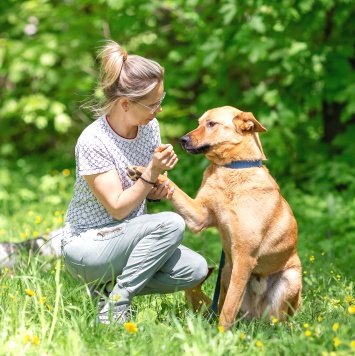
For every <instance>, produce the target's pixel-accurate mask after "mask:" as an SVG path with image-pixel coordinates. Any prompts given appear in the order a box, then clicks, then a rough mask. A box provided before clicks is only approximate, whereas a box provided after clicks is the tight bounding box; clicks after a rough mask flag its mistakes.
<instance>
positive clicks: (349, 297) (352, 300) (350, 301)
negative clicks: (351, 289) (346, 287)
mask: <svg viewBox="0 0 355 356" xmlns="http://www.w3.org/2000/svg"><path fill="white" fill-rule="evenodd" d="M345 301H346V302H347V303H348V304H352V303H354V297H352V296H351V295H349V296H348V297H347V298H346V299H345Z"/></svg>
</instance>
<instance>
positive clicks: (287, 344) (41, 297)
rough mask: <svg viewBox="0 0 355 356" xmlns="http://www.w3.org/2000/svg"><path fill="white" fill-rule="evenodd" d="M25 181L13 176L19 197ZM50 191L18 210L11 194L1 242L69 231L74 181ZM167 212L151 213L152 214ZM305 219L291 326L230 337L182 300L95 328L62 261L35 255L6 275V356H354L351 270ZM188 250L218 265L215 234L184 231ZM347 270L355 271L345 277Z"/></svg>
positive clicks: (137, 302) (1, 341) (254, 326)
mask: <svg viewBox="0 0 355 356" xmlns="http://www.w3.org/2000/svg"><path fill="white" fill-rule="evenodd" d="M64 172H66V173H65V174H64ZM19 174H20V173H19ZM50 177H53V180H52V179H51V178H50ZM58 177H59V178H58ZM20 182H21V179H20V177H19V176H16V173H15V174H14V178H13V183H12V185H11V189H12V191H13V192H15V191H16V187H17V188H19V187H20ZM21 184H22V183H21ZM46 184H47V185H48V186H47V188H46V189H44V188H43V186H42V187H41V190H39V188H36V186H35V185H33V186H31V185H29V186H30V187H31V189H32V190H33V192H34V194H35V195H36V196H38V197H40V196H41V198H40V199H33V200H31V199H30V200H26V199H25V198H23V197H22V198H21V200H20V201H19V199H18V197H16V195H13V196H10V197H9V199H8V200H7V202H5V203H2V206H1V208H2V209H1V216H2V218H1V221H0V223H1V225H0V241H4V240H11V241H23V240H24V239H28V238H34V237H36V236H38V235H41V234H43V233H46V232H48V231H50V230H52V229H55V228H57V227H60V226H62V225H63V217H64V212H65V209H66V206H67V204H68V202H69V199H70V196H71V192H72V184H73V177H72V174H71V173H70V171H69V174H68V171H64V170H62V171H61V173H60V174H59V173H58V174H55V175H49V176H48V177H47V178H46ZM55 191H58V195H59V199H58V202H57V203H56V204H53V201H52V199H48V198H46V197H45V195H46V194H48V195H54V194H55ZM16 199H17V200H16ZM15 200H16V201H15ZM306 201H307V200H306V199H305V200H304V201H303V200H302V196H297V198H295V200H294V201H293V203H294V204H296V206H295V210H296V212H298V214H299V211H301V210H302V209H304V210H307V211H308V209H310V206H307V204H306V203H305V202H306ZM298 204H299V205H298ZM300 204H304V205H302V206H301V205H300ZM312 204H313V203H312ZM351 204H352V203H351ZM351 204H350V205H349V207H351ZM14 207H16V209H14ZM167 207H168V205H165V206H164V205H159V207H158V206H157V205H154V206H153V209H163V208H164V209H165V208H167ZM346 208H347V207H346V206H343V207H342V209H346ZM303 220H304V221H302V219H301V225H300V243H299V254H300V258H301V261H302V265H303V306H302V308H301V310H300V312H299V314H298V315H297V316H295V317H293V318H291V319H289V320H288V321H287V322H284V323H280V322H279V321H278V320H277V318H274V319H272V320H264V319H262V320H254V321H252V322H247V321H246V320H242V321H240V322H238V323H237V324H236V325H235V327H234V328H233V330H231V331H224V330H223V328H220V327H218V324H217V322H216V321H213V322H211V323H210V322H209V321H208V320H206V319H204V318H203V317H202V316H201V315H196V314H194V313H193V312H192V311H190V310H189V309H188V307H187V306H186V304H185V300H184V297H183V293H181V292H179V293H175V294H170V295H152V296H144V297H137V298H135V299H134V303H133V309H135V310H136V311H137V313H136V314H135V317H134V319H133V320H132V321H131V323H129V324H126V325H115V326H105V325H97V324H96V323H95V320H96V313H97V312H96V310H95V308H94V306H93V304H92V302H91V300H90V298H89V297H88V294H87V290H86V286H85V285H81V284H78V283H77V282H76V281H75V280H73V279H72V278H71V277H70V275H69V274H68V273H67V272H66V270H65V268H64V265H63V261H62V260H61V259H60V258H59V259H51V258H45V257H43V256H37V255H29V256H24V258H23V259H22V261H21V264H19V266H18V267H17V268H16V269H15V270H9V269H6V268H3V269H2V270H0V287H1V289H0V330H1V333H0V354H1V355H16V356H17V355H23V354H26V355H63V354H64V355H67V354H68V355H98V354H99V355H116V354H127V355H149V354H167V355H238V354H243V355H256V354H258V355H259V354H260V355H264V354H265V355H313V354H314V355H333V354H334V355H348V354H354V353H355V291H354V278H353V273H351V271H352V270H353V268H351V266H350V265H351V264H352V263H353V262H352V261H350V260H341V259H340V256H341V255H342V253H341V251H339V250H338V249H334V247H332V248H327V247H329V244H324V243H320V242H321V241H323V239H324V237H322V236H317V235H316V229H313V225H312V221H309V222H307V221H306V219H305V217H303ZM307 224H309V225H307ZM308 226H310V227H308ZM184 243H185V244H186V245H188V246H190V247H192V248H194V249H195V250H198V251H200V252H201V253H202V254H203V255H204V256H205V257H206V258H207V260H208V262H209V263H210V264H211V265H214V266H217V265H218V258H219V255H220V242H219V237H218V232H217V231H216V230H215V229H211V230H209V231H206V232H204V233H203V234H201V235H199V236H196V235H193V234H192V233H191V232H189V231H187V232H186V236H185V240H184ZM323 247H324V249H323ZM343 255H344V258H347V256H348V255H347V254H345V253H344V254H343ZM347 265H348V268H343V266H347ZM339 266H341V267H339ZM216 275H217V273H216V272H215V273H214V274H213V275H212V277H211V278H210V279H209V280H208V281H207V282H206V283H205V286H204V289H205V292H206V293H207V294H208V295H209V296H212V295H213V291H214V285H215V281H216Z"/></svg>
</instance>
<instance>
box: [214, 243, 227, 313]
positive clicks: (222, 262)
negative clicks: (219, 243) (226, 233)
mask: <svg viewBox="0 0 355 356" xmlns="http://www.w3.org/2000/svg"><path fill="white" fill-rule="evenodd" d="M225 258H226V255H225V253H224V251H223V249H222V252H221V259H220V260H219V267H218V275H217V282H216V287H215V290H214V294H213V300H212V306H211V315H216V314H217V308H218V299H219V293H220V290H221V275H222V268H223V266H224V261H225Z"/></svg>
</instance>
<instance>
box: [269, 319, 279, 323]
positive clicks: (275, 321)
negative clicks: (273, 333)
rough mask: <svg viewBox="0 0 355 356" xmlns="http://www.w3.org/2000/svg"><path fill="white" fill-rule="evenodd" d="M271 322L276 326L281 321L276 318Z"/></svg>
mask: <svg viewBox="0 0 355 356" xmlns="http://www.w3.org/2000/svg"><path fill="white" fill-rule="evenodd" d="M271 321H272V322H273V323H274V324H276V323H277V322H278V321H279V319H277V318H274V319H272V320H271Z"/></svg>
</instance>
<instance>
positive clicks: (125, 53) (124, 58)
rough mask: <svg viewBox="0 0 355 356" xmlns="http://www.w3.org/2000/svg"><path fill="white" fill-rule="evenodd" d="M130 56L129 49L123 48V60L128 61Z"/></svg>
mask: <svg viewBox="0 0 355 356" xmlns="http://www.w3.org/2000/svg"><path fill="white" fill-rule="evenodd" d="M127 57H128V54H127V51H125V50H123V62H126V60H127Z"/></svg>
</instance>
